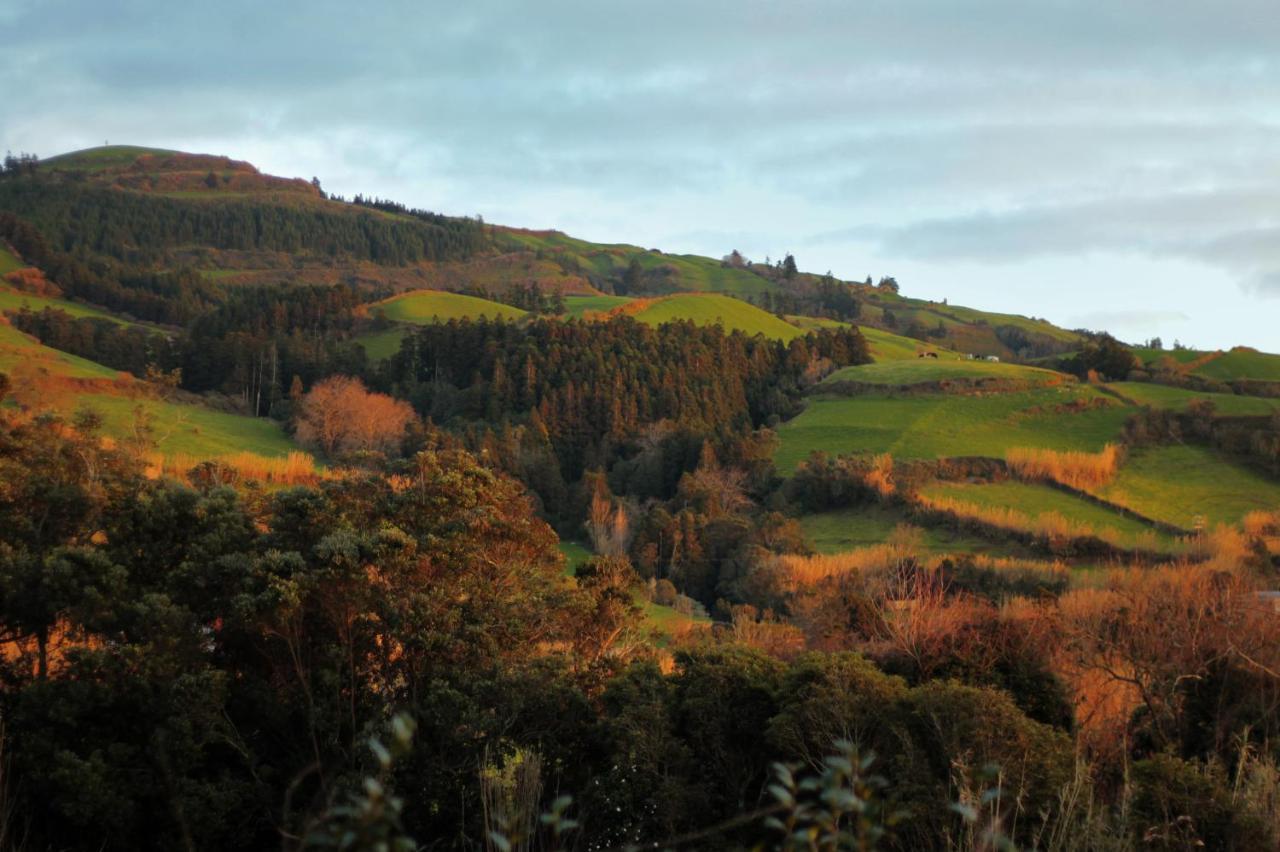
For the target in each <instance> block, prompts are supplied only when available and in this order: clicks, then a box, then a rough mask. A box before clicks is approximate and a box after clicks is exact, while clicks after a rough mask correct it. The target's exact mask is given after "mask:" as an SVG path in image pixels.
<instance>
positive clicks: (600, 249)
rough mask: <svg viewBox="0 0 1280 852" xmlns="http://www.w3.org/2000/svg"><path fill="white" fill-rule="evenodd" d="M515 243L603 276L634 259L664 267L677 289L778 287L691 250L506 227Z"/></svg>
mask: <svg viewBox="0 0 1280 852" xmlns="http://www.w3.org/2000/svg"><path fill="white" fill-rule="evenodd" d="M503 235H504V236H505V237H506V238H507V239H508V240H509V241H510V243H511V244H512V245H513V246H515V247H521V248H525V249H532V250H534V251H542V252H544V253H547V254H550V255H554V256H558V257H563V258H567V259H571V260H573V261H575V262H576V263H577V265H578V266H580V267H581V268H582V269H583V270H584V271H588V272H590V273H592V274H594V275H596V276H597V277H601V278H610V279H612V278H616V277H617V276H618V275H620V274H621V272H622V271H623V270H624V269H626V268H627V266H628V265H629V264H630V263H631V261H632V260H633V259H634V260H636V261H638V262H639V264H640V267H641V268H642V269H644V270H647V271H658V270H663V269H665V270H666V271H668V272H670V273H671V275H670V276H669V278H670V280H671V282H672V284H673V285H674V287H675V288H676V289H678V290H685V291H702V292H710V293H740V294H746V293H753V294H754V293H763V292H765V291H772V290H777V289H778V286H777V285H776V284H774V283H773V282H771V281H768V280H766V279H764V278H762V277H761V276H759V275H756V274H755V273H754V272H749V271H747V270H745V269H731V268H728V267H725V266H722V265H721V263H720V261H718V260H714V259H712V258H709V257H699V256H697V255H690V254H663V253H662V252H655V251H648V250H646V249H643V248H640V247H639V246H631V245H624V244H604V243H590V242H587V241H586V240H580V239H577V238H575V237H571V236H569V235H568V234H562V233H559V232H558V231H522V230H505V231H504V232H503Z"/></svg>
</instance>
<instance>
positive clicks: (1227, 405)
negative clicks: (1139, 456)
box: [1109, 382, 1280, 416]
mask: <svg viewBox="0 0 1280 852" xmlns="http://www.w3.org/2000/svg"><path fill="white" fill-rule="evenodd" d="M1109 387H1111V388H1112V389H1114V390H1115V391H1116V393H1119V394H1120V395H1122V396H1124V397H1125V398H1126V399H1131V400H1133V401H1134V402H1135V403H1137V404H1138V405H1149V406H1151V407H1152V408H1166V409H1170V410H1175V411H1182V410H1183V409H1185V408H1186V407H1187V406H1188V405H1189V404H1190V403H1191V400H1193V399H1207V400H1209V401H1210V402H1212V403H1213V405H1214V408H1215V409H1216V410H1217V412H1218V413H1219V414H1228V415H1236V416H1247V415H1265V414H1270V413H1271V412H1272V411H1275V410H1276V409H1277V408H1280V399H1263V398H1261V397H1256V396H1239V395H1237V394H1231V393H1200V392H1197V391H1192V390H1186V389H1184V388H1175V387H1169V386H1168V385H1152V384H1147V383H1145V382H1115V383H1113V384H1111V385H1109Z"/></svg>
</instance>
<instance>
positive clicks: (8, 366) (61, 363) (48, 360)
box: [0, 322, 118, 379]
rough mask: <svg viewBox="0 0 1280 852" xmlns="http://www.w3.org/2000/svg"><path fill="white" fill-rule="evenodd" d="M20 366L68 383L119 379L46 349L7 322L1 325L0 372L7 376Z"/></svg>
mask: <svg viewBox="0 0 1280 852" xmlns="http://www.w3.org/2000/svg"><path fill="white" fill-rule="evenodd" d="M19 364H23V365H28V366H33V367H37V368H39V369H43V370H47V371H48V372H49V374H50V375H54V376H63V377H65V378H69V379H114V378H115V377H116V376H117V375H118V373H117V372H116V371H115V370H112V369H111V368H110V367H104V366H102V365H101V364H99V363H97V362H96V361H90V360H88V359H85V358H80V357H77V356H75V355H70V354H68V353H66V352H61V351H59V350H57V349H52V348H50V347H48V346H44V345H42V344H41V343H39V342H38V341H37V340H36V339H35V338H33V337H28V336H27V335H25V334H23V333H22V332H20V331H18V330H17V329H16V328H14V327H13V326H11V325H9V324H8V323H7V322H0V372H8V371H10V370H12V369H13V368H14V367H17V366H18V365H19Z"/></svg>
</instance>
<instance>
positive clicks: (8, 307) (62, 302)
mask: <svg viewBox="0 0 1280 852" xmlns="http://www.w3.org/2000/svg"><path fill="white" fill-rule="evenodd" d="M24 305H25V306H26V307H28V308H30V309H31V310H33V311H41V310H44V309H45V308H57V309H58V310H62V311H66V312H67V313H69V314H71V316H73V317H93V318H94V319H105V320H110V321H111V322H114V323H116V324H117V325H131V323H129V322H128V321H127V320H122V319H120V318H119V317H117V316H113V315H112V314H109V313H107V312H106V311H103V310H99V309H98V308H95V307H91V306H89V305H82V304H80V303H79V302H68V301H67V300H66V299H51V298H49V297H47V296H33V295H31V294H30V293H19V292H18V291H17V290H6V289H0V314H2V313H7V312H8V311H17V310H20V309H21V308H22V307H23V306H24Z"/></svg>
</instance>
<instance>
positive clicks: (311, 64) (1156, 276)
mask: <svg viewBox="0 0 1280 852" xmlns="http://www.w3.org/2000/svg"><path fill="white" fill-rule="evenodd" d="M0 43H3V44H4V45H5V48H4V50H3V51H0V147H5V148H9V149H12V150H13V151H14V152H18V151H31V152H34V153H36V154H38V155H40V156H42V157H48V156H52V155H54V154H56V153H61V152H64V151H68V150H74V149H78V148H84V147H88V146H92V145H100V144H103V142H105V141H110V142H111V143H113V144H137V145H149V146H156V147H165V148H177V149H180V150H187V151H196V152H201V153H218V154H227V155H229V156H232V157H235V158H237V159H244V160H248V161H250V162H252V163H254V164H255V165H257V166H258V167H259V168H261V169H262V170H263V171H266V172H269V173H272V174H281V175H285V176H301V177H307V178H310V177H312V176H317V177H319V178H320V180H321V182H322V184H323V185H324V187H325V189H326V190H328V191H330V192H335V193H339V194H343V195H346V196H351V195H354V194H355V193H357V192H360V193H364V194H366V195H368V194H372V195H379V196H382V197H387V198H393V199H395V200H398V201H402V202H404V203H406V204H409V205H411V206H416V207H423V208H427V209H431V210H436V211H439V212H443V213H451V214H467V215H475V214H480V215H483V216H484V218H485V220H486V221H489V222H496V223H500V224H509V225H517V226H522V227H532V228H557V229H560V230H563V231H566V232H568V233H571V234H574V235H575V236H579V237H583V238H586V239H591V240H597V241H603V242H627V243H633V244H639V245H643V246H645V247H656V248H661V249H662V250H664V251H669V252H687V253H696V254H703V255H710V256H721V255H724V254H727V253H728V252H729V251H730V250H732V249H735V248H736V249H739V250H740V251H742V252H743V253H744V254H746V255H747V256H748V257H750V258H752V259H753V260H763V259H765V258H766V257H771V258H774V259H776V258H778V257H780V256H782V255H783V254H785V253H788V252H790V253H793V254H794V255H795V256H796V259H797V261H798V263H799V265H800V267H801V268H802V269H805V270H807V271H812V272H819V273H821V272H826V271H828V270H830V271H831V272H833V273H834V274H835V275H837V276H839V277H842V278H847V279H859V280H861V279H863V278H865V277H866V276H867V275H871V276H873V277H875V278H879V277H880V276H881V275H893V276H894V277H896V278H897V280H898V281H899V283H900V284H901V286H902V289H903V292H904V293H905V294H907V295H912V296H917V297H921V298H929V299H936V300H941V299H943V298H946V299H948V300H949V301H950V302H951V303H953V304H964V305H971V306H973V307H978V308H984V309H988V310H999V311H1009V312H1014V313H1022V314H1028V315H1032V316H1038V317H1045V318H1047V319H1049V320H1051V321H1053V322H1055V323H1057V324H1059V325H1063V326H1067V327H1070V328H1078V327H1085V328H1092V329H1106V330H1109V331H1111V332H1112V333H1113V334H1116V335H1117V336H1119V337H1121V338H1122V339H1125V340H1129V341H1135V342H1136V341H1141V340H1145V339H1147V338H1149V337H1153V336H1159V337H1161V338H1162V339H1163V340H1164V342H1165V345H1166V346H1168V345H1171V344H1172V342H1173V341H1174V340H1175V339H1177V340H1180V341H1181V342H1183V343H1185V344H1188V345H1193V346H1198V347H1205V348H1210V347H1212V348H1226V347H1229V346H1232V345H1236V344H1243V345H1250V346H1254V347H1257V348H1261V349H1269V350H1271V351H1280V3H1278V2H1276V0H1213V2H1207V1H1206V0H1194V2H1192V0H1158V1H1157V2H1148V0H1120V1H1119V2H1117V0H970V2H964V3H958V2H955V0H886V1H885V2H881V0H830V2H819V0H789V2H756V1H755V0H733V2H708V1H707V0H673V2H668V0H662V2H639V0H631V2H614V0H591V2H554V0H552V1H551V2H547V1H546V0H544V2H539V3H536V4H535V3H527V2H526V3H520V2H497V0H467V1H466V2H461V3H459V2H453V3H448V4H445V3H439V2H434V0H414V1H413V2H376V0H368V2H365V3H350V2H344V3H335V2H328V0H310V2H306V3H294V2H274V3H263V2H261V0H252V2H215V1H214V0H206V2H201V3H174V2H172V0H166V2H163V3H161V2H150V0H147V1H146V2H143V1H142V0H138V2H116V0H0Z"/></svg>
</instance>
